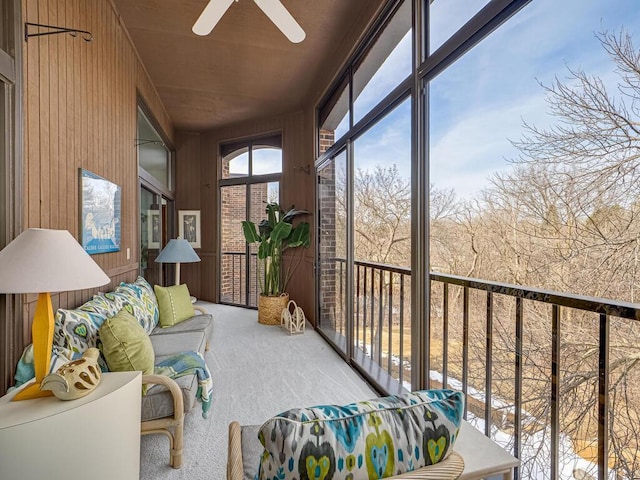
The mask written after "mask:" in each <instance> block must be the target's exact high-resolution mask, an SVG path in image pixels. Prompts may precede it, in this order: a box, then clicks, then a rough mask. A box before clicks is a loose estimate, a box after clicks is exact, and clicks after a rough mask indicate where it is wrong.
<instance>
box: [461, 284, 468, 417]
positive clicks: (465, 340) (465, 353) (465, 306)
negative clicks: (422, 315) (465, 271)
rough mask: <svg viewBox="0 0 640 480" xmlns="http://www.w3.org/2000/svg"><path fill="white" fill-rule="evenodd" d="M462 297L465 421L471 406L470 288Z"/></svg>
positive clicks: (465, 289)
mask: <svg viewBox="0 0 640 480" xmlns="http://www.w3.org/2000/svg"><path fill="white" fill-rule="evenodd" d="M463 288H464V290H463V295H462V309H463V310H462V393H463V394H464V404H465V406H466V408H465V409H464V419H465V420H466V419H467V411H468V408H469V407H468V405H469V396H468V394H467V392H468V390H469V287H463Z"/></svg>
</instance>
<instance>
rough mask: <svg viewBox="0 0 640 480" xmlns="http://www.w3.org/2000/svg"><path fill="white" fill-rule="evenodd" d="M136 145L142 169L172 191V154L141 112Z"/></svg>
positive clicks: (139, 112)
mask: <svg viewBox="0 0 640 480" xmlns="http://www.w3.org/2000/svg"><path fill="white" fill-rule="evenodd" d="M136 144H137V146H138V163H139V165H140V167H142V168H143V169H144V170H145V171H146V172H147V173H148V174H150V175H151V176H153V177H154V178H155V179H156V180H158V182H160V184H161V185H164V186H165V187H167V189H169V190H170V189H171V184H170V182H171V180H170V174H169V172H170V165H171V164H170V161H169V159H170V152H169V150H168V149H167V147H166V145H165V144H164V141H163V140H162V138H161V137H160V135H159V134H158V132H157V131H156V129H155V128H153V126H152V125H151V123H150V122H149V120H148V119H147V118H146V117H145V116H144V114H143V113H142V112H141V111H138V138H137V139H136Z"/></svg>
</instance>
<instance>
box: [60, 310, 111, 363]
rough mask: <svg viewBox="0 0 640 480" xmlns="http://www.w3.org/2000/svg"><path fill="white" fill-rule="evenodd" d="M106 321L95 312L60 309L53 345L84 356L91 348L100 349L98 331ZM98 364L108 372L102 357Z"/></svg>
mask: <svg viewBox="0 0 640 480" xmlns="http://www.w3.org/2000/svg"><path fill="white" fill-rule="evenodd" d="M105 320H106V317H103V316H102V315H101V314H98V313H95V312H88V311H85V310H82V309H76V310H65V309H63V308H59V309H58V311H57V312H56V318H55V328H54V331H53V343H54V344H55V345H57V346H59V347H63V348H66V349H68V350H70V351H72V352H74V353H77V354H82V353H83V352H84V351H85V350H87V349H88V348H89V347H96V348H99V343H100V336H99V334H98V331H99V330H100V326H101V325H102V324H103V323H104V321H105ZM98 364H99V365H100V368H101V369H102V370H103V371H106V370H107V364H106V362H105V361H104V359H103V358H102V357H100V358H99V359H98Z"/></svg>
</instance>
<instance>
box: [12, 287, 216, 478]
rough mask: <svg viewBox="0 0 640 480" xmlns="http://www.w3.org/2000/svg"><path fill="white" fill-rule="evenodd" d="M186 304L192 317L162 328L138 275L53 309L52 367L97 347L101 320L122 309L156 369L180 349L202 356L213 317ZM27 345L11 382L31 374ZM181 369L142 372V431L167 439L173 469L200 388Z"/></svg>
mask: <svg viewBox="0 0 640 480" xmlns="http://www.w3.org/2000/svg"><path fill="white" fill-rule="evenodd" d="M187 295H188V291H187ZM186 303H187V304H189V307H192V308H193V310H192V313H193V314H194V315H193V316H192V317H191V318H187V319H185V320H184V321H180V322H179V323H176V324H175V325H173V326H169V327H161V326H160V324H159V320H160V309H159V307H158V302H157V299H156V296H155V293H154V289H153V287H151V285H149V283H148V282H147V281H146V280H145V279H144V278H142V277H138V279H137V280H136V281H135V282H132V283H121V284H120V285H119V286H118V287H117V288H116V289H115V290H114V291H112V292H108V293H101V294H100V295H95V296H94V297H93V298H92V299H91V300H89V301H87V302H85V303H84V304H83V305H81V306H79V307H78V308H76V309H73V310H67V309H58V310H57V311H56V318H55V329H54V345H53V355H52V364H51V371H52V372H53V371H55V370H56V369H57V368H58V367H59V366H61V365H63V364H64V363H66V362H68V361H70V360H75V359H76V358H78V357H79V356H81V355H82V353H83V352H84V351H85V350H86V349H87V348H89V347H98V348H101V347H102V341H101V339H100V327H101V326H102V325H103V324H104V323H106V319H107V318H112V317H114V316H115V315H116V314H118V312H120V311H122V310H126V311H127V312H128V313H130V314H131V315H132V316H133V317H135V319H134V320H132V321H133V322H135V320H137V321H138V323H139V324H140V326H141V327H142V328H143V329H144V332H146V334H148V335H149V340H150V342H151V345H152V347H153V355H154V363H155V366H156V367H157V366H158V364H159V363H160V362H162V361H163V360H165V359H167V358H171V357H173V356H175V355H177V354H182V353H183V352H198V354H200V355H204V352H205V351H206V350H207V349H208V341H209V338H210V337H211V334H212V330H213V318H212V316H211V315H210V314H208V313H207V311H206V310H204V309H203V308H201V307H199V306H197V305H193V306H191V305H190V301H189V300H188V298H187V301H186ZM142 335H144V333H143V334H142ZM30 348H31V346H29V347H27V348H26V349H25V353H23V355H22V358H21V360H20V362H19V364H18V368H17V370H16V372H17V373H16V385H20V384H22V383H25V382H27V381H29V380H30V379H31V378H33V363H32V356H30V354H29V349H30ZM103 353H104V352H103ZM30 359H31V360H30ZM98 361H99V363H100V367H101V369H102V370H103V371H107V370H108V366H107V361H106V360H105V358H104V357H103V356H102V354H101V357H100V359H99V360H98ZM184 373H185V374H184V375H180V376H178V375H176V377H177V378H175V379H173V378H170V377H169V376H166V375H157V374H155V372H154V374H146V375H143V376H142V383H143V385H145V386H146V388H145V390H146V392H145V393H144V395H143V398H142V411H141V433H142V434H143V435H144V434H156V433H160V434H163V435H166V436H167V437H168V439H169V448H170V456H169V459H170V464H171V466H172V467H174V468H180V466H181V465H182V448H183V429H184V416H185V414H186V413H187V412H189V411H190V410H192V409H193V408H194V407H195V406H196V405H197V404H198V401H197V392H198V388H199V386H200V384H199V381H198V378H197V375H196V374H195V373H193V374H192V373H186V372H184Z"/></svg>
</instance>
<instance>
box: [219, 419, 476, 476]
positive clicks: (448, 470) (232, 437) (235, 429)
mask: <svg viewBox="0 0 640 480" xmlns="http://www.w3.org/2000/svg"><path fill="white" fill-rule="evenodd" d="M257 428H258V427H256V426H251V427H242V426H240V424H239V423H238V422H231V423H230V424H229V451H228V457H227V480H244V478H245V474H244V466H243V457H242V452H243V443H242V430H243V429H251V430H252V431H255V430H257ZM255 441H256V442H258V440H257V438H256V439H255ZM245 450H246V448H245ZM257 462H258V457H257V456H256V458H255V463H256V464H257ZM463 470H464V460H463V459H462V457H461V456H460V455H459V454H458V453H456V452H452V453H451V454H450V455H449V456H448V457H447V459H446V460H444V461H442V462H440V463H438V464H437V465H430V466H428V467H423V468H420V469H418V470H414V471H413V472H410V473H405V474H402V475H398V476H395V477H389V480H418V479H421V480H455V479H457V478H458V477H460V475H461V474H462V471H463Z"/></svg>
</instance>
